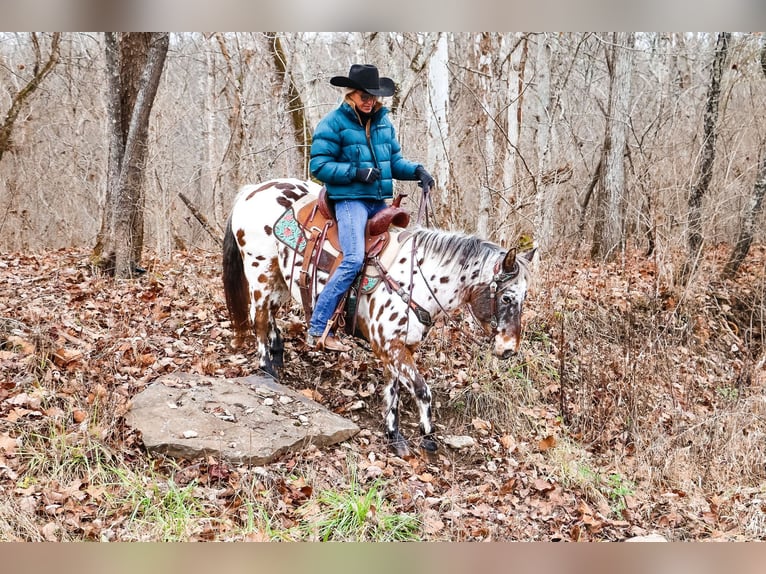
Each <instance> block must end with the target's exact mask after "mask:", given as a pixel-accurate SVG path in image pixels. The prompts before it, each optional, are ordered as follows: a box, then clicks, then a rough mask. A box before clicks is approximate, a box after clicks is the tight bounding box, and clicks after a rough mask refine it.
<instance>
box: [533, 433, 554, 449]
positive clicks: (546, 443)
mask: <svg viewBox="0 0 766 574" xmlns="http://www.w3.org/2000/svg"><path fill="white" fill-rule="evenodd" d="M554 446H556V437H554V436H553V435H548V436H547V437H545V438H544V439H542V440H541V441H539V442H538V443H537V448H538V449H539V450H540V452H545V451H547V450H550V449H551V448H553V447H554Z"/></svg>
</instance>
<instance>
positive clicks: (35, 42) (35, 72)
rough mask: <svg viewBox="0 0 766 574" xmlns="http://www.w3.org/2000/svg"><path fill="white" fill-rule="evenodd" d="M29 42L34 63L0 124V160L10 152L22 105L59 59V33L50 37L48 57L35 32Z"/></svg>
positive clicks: (13, 96)
mask: <svg viewBox="0 0 766 574" xmlns="http://www.w3.org/2000/svg"><path fill="white" fill-rule="evenodd" d="M30 40H31V41H32V46H33V47H34V51H35V61H34V62H33V63H32V70H31V71H32V75H31V76H30V77H29V79H28V80H27V81H26V83H25V84H24V86H23V87H22V88H21V89H19V90H18V91H17V92H16V93H15V94H13V95H12V97H11V105H10V107H9V108H8V111H7V112H6V114H5V118H4V119H3V123H2V124H0V160H2V159H3V154H4V153H5V152H6V151H8V150H10V149H11V147H12V139H11V136H12V135H13V127H14V125H15V124H16V120H17V119H18V118H19V114H20V113H21V110H22V109H23V108H24V105H25V104H26V103H27V102H28V100H29V99H30V98H31V97H32V94H33V93H34V92H35V90H37V88H38V87H40V84H41V83H42V81H43V80H44V79H45V77H46V76H47V75H48V74H50V73H51V70H53V68H54V67H55V66H56V63H57V62H58V59H59V44H60V41H61V33H60V32H55V33H54V34H53V35H52V36H51V43H50V48H49V49H48V55H47V56H44V55H43V47H42V46H41V43H40V35H38V34H37V33H35V32H32V33H31V34H30Z"/></svg>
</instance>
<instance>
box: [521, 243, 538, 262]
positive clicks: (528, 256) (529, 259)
mask: <svg viewBox="0 0 766 574" xmlns="http://www.w3.org/2000/svg"><path fill="white" fill-rule="evenodd" d="M535 253H537V247H533V248H532V249H530V250H529V251H525V252H524V253H520V254H519V255H520V256H521V257H523V258H524V259H526V260H527V263H532V259H534V257H535Z"/></svg>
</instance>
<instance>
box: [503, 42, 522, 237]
mask: <svg viewBox="0 0 766 574" xmlns="http://www.w3.org/2000/svg"><path fill="white" fill-rule="evenodd" d="M505 41H506V42H508V43H510V44H512V45H511V46H508V47H507V48H506V50H508V51H509V52H510V53H509V54H508V61H509V62H508V74H507V78H508V80H507V85H506V89H507V97H506V98H507V102H508V103H507V108H506V111H505V124H506V142H505V146H504V150H503V157H502V165H503V168H502V178H503V201H502V202H501V203H500V206H501V208H500V221H501V222H503V223H505V222H507V221H508V220H509V219H510V218H511V217H512V214H513V211H514V210H515V209H516V206H517V199H518V197H517V194H516V192H515V190H514V187H516V159H517V156H518V150H519V141H520V139H521V111H522V109H523V108H522V104H523V98H524V92H523V88H524V71H525V67H526V61H527V57H526V56H527V46H528V40H527V38H526V36H522V37H519V38H517V37H516V35H515V34H510V35H509V37H508V38H506V39H505ZM508 231H509V226H508V225H502V227H501V228H500V229H499V233H498V237H497V239H498V242H499V243H500V244H501V245H509V244H511V242H512V241H514V240H515V239H516V238H511V237H509V236H508Z"/></svg>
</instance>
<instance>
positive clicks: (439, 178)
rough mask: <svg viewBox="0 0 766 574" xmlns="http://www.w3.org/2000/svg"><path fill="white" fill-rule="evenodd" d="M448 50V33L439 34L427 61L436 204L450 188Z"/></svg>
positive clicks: (430, 158)
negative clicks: (434, 47)
mask: <svg viewBox="0 0 766 574" xmlns="http://www.w3.org/2000/svg"><path fill="white" fill-rule="evenodd" d="M448 62H449V47H448V43H447V33H446V32H441V33H439V38H438V39H437V41H436V49H435V50H434V52H433V54H431V57H430V58H429V60H428V98H429V104H430V108H431V109H430V113H429V114H428V135H429V138H428V166H427V167H426V169H428V170H429V171H430V172H431V173H432V174H433V176H434V179H435V180H436V188H437V189H438V190H440V191H437V194H438V195H439V198H438V199H439V201H440V202H441V203H445V196H447V195H449V194H450V188H451V186H452V184H451V182H450V169H449V155H450V153H449V152H450V150H449V141H450V132H449V123H448V121H447V117H448V115H449V69H448V68H447V64H448Z"/></svg>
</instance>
